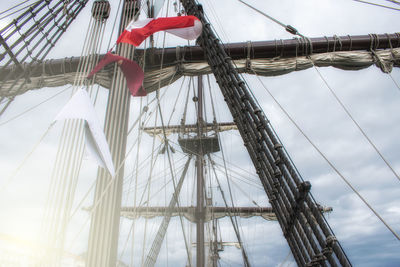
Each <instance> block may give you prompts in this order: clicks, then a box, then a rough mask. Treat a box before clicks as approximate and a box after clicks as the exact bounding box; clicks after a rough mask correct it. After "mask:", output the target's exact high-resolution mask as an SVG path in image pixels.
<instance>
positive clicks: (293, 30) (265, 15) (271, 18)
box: [238, 0, 304, 37]
mask: <svg viewBox="0 0 400 267" xmlns="http://www.w3.org/2000/svg"><path fill="white" fill-rule="evenodd" d="M238 1H239V2H240V3H242V4H244V5H246V6H248V7H249V8H251V9H253V10H255V11H256V12H258V13H260V14H261V15H263V16H264V17H266V18H268V19H270V20H272V21H273V22H275V23H276V24H278V25H281V26H282V27H283V28H285V30H286V31H287V32H289V33H291V34H294V35H298V36H300V37H304V36H303V35H301V34H300V33H299V32H298V31H297V30H296V29H295V28H294V27H292V26H290V25H286V24H284V23H283V22H281V21H279V20H277V19H275V18H273V17H271V16H269V15H267V14H266V13H264V12H262V11H261V10H259V9H257V8H255V7H253V6H251V5H249V4H247V3H246V2H243V1H242V0H238Z"/></svg>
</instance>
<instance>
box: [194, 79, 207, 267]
mask: <svg viewBox="0 0 400 267" xmlns="http://www.w3.org/2000/svg"><path fill="white" fill-rule="evenodd" d="M197 90H198V93H197V95H198V104H197V138H198V140H199V142H200V145H199V148H198V151H197V155H196V173H197V201H196V216H195V218H196V243H197V246H196V266H197V267H200V266H201V267H203V266H204V259H205V254H204V215H205V208H204V151H203V147H202V143H201V138H202V137H203V123H204V120H203V78H202V76H198V77H197Z"/></svg>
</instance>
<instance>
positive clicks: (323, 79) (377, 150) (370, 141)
mask: <svg viewBox="0 0 400 267" xmlns="http://www.w3.org/2000/svg"><path fill="white" fill-rule="evenodd" d="M309 59H310V60H311V62H313V61H312V59H311V57H309ZM313 66H314V69H315V71H316V72H317V73H318V76H319V77H320V78H321V79H322V81H323V82H324V84H325V85H326V87H327V88H328V89H329V91H330V92H331V94H332V95H333V97H334V98H335V99H336V101H337V102H338V103H339V104H340V106H341V107H342V108H343V110H344V111H345V112H346V114H347V116H348V117H349V118H350V119H351V120H352V121H353V123H354V124H355V125H356V126H357V128H358V130H359V131H360V132H361V134H362V135H363V136H364V137H365V139H367V141H368V143H369V144H370V145H371V146H372V147H373V148H374V150H375V152H376V153H378V155H379V157H380V158H381V159H382V160H383V161H384V162H385V164H386V166H387V167H388V168H389V169H390V170H391V171H392V173H393V174H394V176H396V178H397V179H398V180H399V181H400V176H399V175H398V174H397V173H396V171H395V170H394V169H393V167H392V166H391V165H390V163H389V162H388V161H387V160H386V158H385V157H384V156H383V155H382V153H381V152H380V151H379V149H378V148H377V147H376V145H375V144H374V143H373V142H372V140H371V139H370V138H369V137H368V136H367V134H366V133H365V131H364V130H363V129H362V128H361V126H360V125H359V124H358V122H357V121H356V120H355V119H354V117H353V116H352V115H351V114H350V112H349V110H348V109H347V108H346V106H345V105H344V104H343V102H342V101H341V100H340V99H339V97H338V96H337V95H336V93H335V92H334V91H333V89H332V87H331V86H330V85H329V84H328V82H327V81H326V79H325V78H324V77H323V76H322V74H321V72H320V71H319V69H318V68H317V67H316V66H315V65H314V63H313Z"/></svg>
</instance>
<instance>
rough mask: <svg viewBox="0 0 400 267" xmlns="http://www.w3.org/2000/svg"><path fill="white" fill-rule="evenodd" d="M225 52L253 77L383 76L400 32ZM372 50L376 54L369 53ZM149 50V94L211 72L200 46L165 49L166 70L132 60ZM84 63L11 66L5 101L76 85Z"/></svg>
mask: <svg viewBox="0 0 400 267" xmlns="http://www.w3.org/2000/svg"><path fill="white" fill-rule="evenodd" d="M224 47H225V49H226V51H227V53H228V54H229V56H230V57H231V58H232V59H233V60H234V61H235V63H236V67H237V69H238V71H239V72H241V73H250V74H253V71H256V72H257V74H259V75H262V76H276V75H283V74H286V73H289V72H292V71H298V70H304V69H307V68H310V67H312V65H313V64H315V65H316V66H333V67H337V68H340V69H344V70H347V69H351V70H356V69H362V68H366V67H369V66H371V65H374V64H375V65H377V66H378V67H379V68H381V69H382V71H384V72H390V71H391V68H392V67H398V66H399V65H400V63H399V62H400V48H399V47H400V34H399V33H395V34H380V35H374V34H370V35H359V36H340V37H320V38H311V39H299V38H295V39H287V40H274V41H259V42H242V43H231V44H225V45H224ZM371 49H372V50H376V53H371V52H368V51H369V50H371ZM145 51H146V64H145V66H146V69H145V80H144V87H145V89H146V91H147V92H148V93H150V92H152V91H154V90H156V89H158V86H159V85H161V87H163V86H165V85H167V84H168V83H169V82H171V81H172V82H174V81H175V80H177V79H179V78H180V77H181V76H183V75H187V76H197V75H204V74H208V73H210V72H211V69H210V66H209V65H208V64H207V62H206V61H205V59H204V51H203V50H202V48H201V47H200V46H184V47H179V46H178V47H173V48H166V49H165V50H164V60H163V62H164V63H163V68H162V70H160V58H161V53H162V49H157V48H156V49H147V50H143V49H136V50H135V56H134V57H133V59H134V60H136V61H138V62H142V61H143V55H144V53H145ZM296 55H297V56H296ZM98 58H99V57H98V55H92V56H91V59H92V61H96V60H97V59H98ZM80 60H81V58H80V57H70V58H63V59H50V60H46V61H44V62H41V63H39V62H38V63H32V64H25V63H24V64H22V66H23V70H21V68H17V67H14V66H9V67H6V68H5V69H4V70H3V71H2V72H1V73H0V81H2V83H1V86H0V96H1V97H13V96H16V95H19V94H23V93H24V92H26V91H28V90H33V89H39V88H42V87H56V86H63V85H65V84H72V83H73V81H74V80H75V76H76V75H77V70H78V66H79V61H80ZM113 70H114V68H113V66H112V65H109V66H107V67H106V68H104V69H103V70H101V71H99V72H98V73H97V74H96V77H95V80H94V82H95V83H97V84H99V85H101V86H103V87H105V88H109V87H110V84H111V78H112V75H113ZM80 75H82V76H86V75H87V74H86V73H81V74H80ZM160 76H161V83H159V81H160ZM16 80H17V81H16ZM21 85H22V86H21ZM16 89H17V90H16Z"/></svg>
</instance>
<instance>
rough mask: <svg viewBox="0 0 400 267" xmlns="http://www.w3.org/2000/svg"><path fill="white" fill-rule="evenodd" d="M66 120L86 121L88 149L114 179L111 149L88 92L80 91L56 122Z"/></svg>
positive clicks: (61, 112)
mask: <svg viewBox="0 0 400 267" xmlns="http://www.w3.org/2000/svg"><path fill="white" fill-rule="evenodd" d="M65 119H82V120H85V121H86V122H85V140H86V142H85V143H86V149H87V151H88V152H89V154H91V156H92V157H93V159H94V160H95V161H96V162H97V164H98V165H99V166H101V167H103V168H105V169H107V170H108V172H109V173H110V174H111V176H112V177H114V176H115V169H114V164H113V162H112V158H111V153H110V149H109V147H108V144H107V140H106V137H105V135H104V133H103V130H102V129H101V126H100V123H99V121H98V119H97V116H96V112H95V110H94V107H93V105H92V102H91V100H90V97H89V95H88V93H87V92H86V90H84V89H78V90H77V91H76V93H75V94H74V95H73V96H72V97H71V99H70V100H69V101H68V103H67V104H66V105H65V106H64V107H63V108H62V110H61V111H60V113H58V115H57V116H56V118H55V119H54V121H59V120H65Z"/></svg>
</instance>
